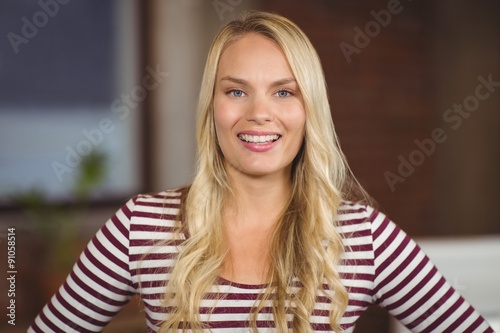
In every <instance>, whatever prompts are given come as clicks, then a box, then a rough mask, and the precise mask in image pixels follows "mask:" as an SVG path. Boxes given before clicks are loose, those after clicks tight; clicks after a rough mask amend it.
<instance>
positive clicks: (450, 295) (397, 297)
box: [371, 211, 493, 333]
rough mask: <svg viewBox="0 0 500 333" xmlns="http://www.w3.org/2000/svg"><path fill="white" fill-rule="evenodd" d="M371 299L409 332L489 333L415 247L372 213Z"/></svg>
mask: <svg viewBox="0 0 500 333" xmlns="http://www.w3.org/2000/svg"><path fill="white" fill-rule="evenodd" d="M371 218H372V235H373V245H374V254H375V289H374V296H373V297H374V298H375V301H376V302H377V303H378V304H379V305H380V306H382V307H383V308H385V309H387V310H388V311H389V313H390V314H391V315H392V316H394V317H395V318H396V319H398V320H399V321H400V322H401V323H402V324H404V325H405V326H406V327H407V328H408V329H410V330H412V331H414V332H461V333H463V332H493V330H492V329H491V327H490V326H489V325H488V324H487V323H486V321H485V320H484V319H483V317H481V315H480V314H479V313H477V312H476V311H475V310H474V308H473V307H472V306H471V305H470V304H469V303H467V302H466V301H465V300H464V299H463V298H462V296H460V295H459V294H458V293H457V292H456V291H455V290H454V289H453V287H452V286H451V285H450V284H449V283H448V282H447V281H446V280H445V279H444V278H443V276H442V275H441V273H439V271H438V270H437V268H436V267H435V266H434V265H433V264H432V263H431V262H430V260H429V258H428V257H427V256H426V255H425V254H424V253H423V252H422V250H421V249H420V247H419V246H418V245H417V244H416V243H415V242H414V241H413V240H412V239H411V238H410V237H408V235H406V234H405V233H404V232H403V231H402V230H401V229H399V228H398V227H397V226H396V225H395V224H394V223H393V222H391V221H390V220H389V219H388V218H387V217H386V216H385V215H383V214H381V213H379V212H377V211H373V213H372V214H371Z"/></svg>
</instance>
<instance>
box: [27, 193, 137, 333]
mask: <svg viewBox="0 0 500 333" xmlns="http://www.w3.org/2000/svg"><path fill="white" fill-rule="evenodd" d="M133 207H134V199H131V200H130V201H128V202H127V203H126V204H125V205H123V206H122V207H121V209H120V210H118V211H117V212H116V213H115V214H114V215H113V216H112V217H111V218H110V219H109V220H108V221H107V222H106V223H105V225H104V226H103V227H102V228H101V229H100V230H99V231H98V232H97V233H96V234H95V236H94V237H93V238H92V240H91V241H90V242H89V243H88V245H87V247H86V249H85V250H84V251H83V252H82V253H81V255H80V257H79V259H78V261H77V262H76V263H75V265H74V266H73V269H72V271H71V273H70V274H69V275H68V277H67V278H66V281H65V282H64V284H63V285H62V286H61V287H60V288H59V290H58V291H57V293H56V294H55V295H54V296H52V298H51V300H50V301H49V303H47V304H46V305H45V307H44V308H43V309H42V311H41V312H40V313H39V314H38V316H37V317H36V318H35V320H34V322H33V323H32V324H31V326H30V327H29V329H28V332H29V333H34V332H36V333H42V332H43V333H47V332H101V331H102V330H103V329H104V327H105V326H106V324H107V323H108V322H109V321H110V320H111V319H112V318H113V317H114V316H115V314H116V313H117V312H118V311H120V309H121V308H122V307H123V306H124V305H125V304H126V303H127V302H128V301H129V300H130V298H131V297H132V296H133V294H134V293H135V290H134V288H133V285H132V282H131V271H130V266H129V232H130V219H131V215H132V211H133Z"/></svg>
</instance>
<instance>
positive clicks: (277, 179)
mask: <svg viewBox="0 0 500 333" xmlns="http://www.w3.org/2000/svg"><path fill="white" fill-rule="evenodd" d="M230 181H231V184H232V187H233V189H234V192H235V193H234V194H235V197H234V200H232V201H231V202H230V204H229V206H228V208H229V211H228V213H229V215H232V217H233V218H232V219H231V220H233V221H238V222H239V223H263V222H264V221H266V222H267V223H270V224H273V223H274V222H275V221H276V219H277V218H278V217H279V215H280V214H281V213H282V211H283V210H284V208H285V205H286V204H287V202H288V199H289V196H290V192H291V184H290V174H289V173H287V174H286V173H283V174H281V175H266V176H263V177H250V176H247V175H241V174H240V175H230ZM267 223H266V224H267ZM268 226H271V225H268Z"/></svg>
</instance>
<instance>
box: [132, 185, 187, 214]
mask: <svg viewBox="0 0 500 333" xmlns="http://www.w3.org/2000/svg"><path fill="white" fill-rule="evenodd" d="M184 193H185V188H175V189H169V190H165V191H161V192H156V193H144V194H138V195H136V196H134V197H133V198H131V199H130V200H129V201H128V202H127V204H126V206H129V207H130V208H131V210H132V212H133V214H132V215H137V214H139V215H140V213H152V214H168V213H169V212H173V211H178V210H179V209H180V207H181V203H182V199H183V197H184Z"/></svg>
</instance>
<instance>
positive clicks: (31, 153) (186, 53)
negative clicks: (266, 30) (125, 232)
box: [0, 0, 500, 332]
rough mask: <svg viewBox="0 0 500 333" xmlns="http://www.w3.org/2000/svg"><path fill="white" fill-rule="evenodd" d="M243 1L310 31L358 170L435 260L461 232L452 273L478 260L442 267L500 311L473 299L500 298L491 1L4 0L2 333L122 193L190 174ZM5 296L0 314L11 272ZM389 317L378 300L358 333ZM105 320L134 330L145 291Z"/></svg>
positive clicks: (35, 303) (39, 298) (497, 106)
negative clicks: (10, 242) (214, 44)
mask: <svg viewBox="0 0 500 333" xmlns="http://www.w3.org/2000/svg"><path fill="white" fill-rule="evenodd" d="M247 9H259V10H267V11H273V12H277V13H279V14H282V15H284V16H286V17H288V18H290V19H291V20H292V21H294V22H295V23H297V24H298V25H299V26H300V27H301V28H302V29H303V30H304V32H305V33H306V34H307V35H308V36H309V38H310V39H311V41H312V43H313V44H314V45H315V47H316V48H317V51H318V53H319V55H320V58H321V61H322V64H323V68H324V71H325V75H326V79H327V84H328V89H329V95H330V102H331V106H332V116H333V119H334V123H335V126H336V130H337V133H338V135H339V137H340V141H341V145H342V148H343V150H344V152H345V154H346V156H347V159H348V161H349V163H350V166H351V168H352V170H353V172H354V174H355V175H356V176H357V177H358V179H359V181H360V182H361V184H362V185H363V186H364V187H365V188H366V189H367V190H368V192H369V193H370V194H371V195H372V196H373V197H374V199H375V200H376V201H377V203H378V207H379V208H380V209H381V210H382V211H384V212H385V213H386V214H388V215H389V216H390V217H391V218H392V219H393V220H394V221H396V223H398V224H399V225H400V226H401V227H402V228H403V229H404V230H405V231H407V232H408V233H409V234H410V235H411V236H412V237H415V238H417V240H421V241H422V244H423V245H424V244H427V245H425V246H424V249H425V248H428V249H429V250H428V251H430V252H435V253H436V259H435V260H436V261H441V259H439V255H440V254H439V252H440V251H441V252H442V247H440V246H439V245H440V244H444V245H448V246H452V245H450V244H455V245H454V247H453V246H452V247H450V248H453V252H454V253H455V254H456V256H457V257H458V258H459V259H460V258H462V259H463V260H464V261H461V263H462V265H458V266H461V267H462V270H467V268H468V267H470V266H468V265H469V264H468V263H470V262H476V263H477V262H478V260H479V259H481V260H483V261H484V262H486V264H485V265H483V267H481V268H476V267H475V268H474V271H475V272H476V276H477V279H476V280H473V281H472V282H467V283H466V284H465V285H464V282H463V281H465V280H461V281H458V280H457V276H458V275H454V274H459V273H455V272H452V273H450V274H451V275H450V276H451V277H452V279H453V278H454V281H455V283H457V284H459V283H462V284H461V285H460V287H461V289H462V290H461V291H462V292H463V293H464V295H465V294H467V295H466V297H470V298H474V302H477V303H475V304H474V305H476V306H477V307H478V309H480V310H482V311H486V312H488V316H490V318H497V317H496V316H498V318H500V307H498V308H495V306H493V307H492V308H491V307H490V308H487V307H484V309H483V308H481V307H482V306H483V305H481V304H482V303H481V302H483V301H484V300H481V299H477V300H476V298H477V297H475V296H474V295H476V294H479V293H481V292H482V291H480V290H478V289H476V288H477V286H478V285H484V286H488V287H487V288H488V292H489V294H488V293H486V294H485V296H484V298H488V297H490V298H492V299H496V300H498V299H499V297H500V295H499V296H498V297H496V296H495V295H498V294H500V289H499V287H498V285H497V284H494V286H493V287H491V288H490V287H489V285H488V283H490V282H491V281H493V280H492V279H496V281H498V279H497V278H496V277H497V276H499V275H498V274H499V270H500V260H499V256H498V255H499V254H500V251H499V247H498V246H499V244H500V240H499V239H500V238H499V235H500V211H499V209H498V206H497V205H498V201H499V199H500V176H499V170H500V154H499V151H500V149H499V146H500V130H499V128H500V112H499V111H500V20H498V17H500V2H498V1H495V0H484V1H477V2H471V1H466V0H459V1H451V0H438V1H432V2H431V1H410V0H401V1H395V0H384V1H382V0H371V1H368V0H358V1H355V2H354V1H347V0H339V1H331V0H312V1H285V0H269V1H263V0H207V1H203V0H145V1H139V0H122V1H118V0H101V1H90V0H87V1H83V0H72V1H70V0H40V1H27V0H25V1H20V0H17V1H2V2H1V3H0V34H2V35H3V37H2V39H1V42H0V228H1V229H0V240H1V246H2V250H1V253H2V257H1V260H0V269H1V270H2V271H4V272H6V271H7V266H6V262H7V255H6V253H7V252H6V248H7V246H6V242H5V240H6V235H7V230H8V227H15V230H16V241H17V244H16V269H17V272H18V273H17V279H16V304H17V309H16V311H17V315H16V326H15V327H12V326H7V323H6V320H2V322H0V330H1V331H5V330H4V328H6V327H8V329H9V330H11V329H17V330H18V331H19V332H22V331H25V330H26V328H27V326H28V325H29V323H30V321H31V320H32V319H33V318H34V316H35V315H36V314H37V313H38V311H39V310H40V309H41V308H42V306H43V305H44V304H45V302H46V301H47V300H48V299H49V297H50V295H51V294H52V293H53V292H54V291H55V290H56V289H57V286H58V285H59V284H60V283H61V282H62V280H63V279H64V277H65V275H66V274H67V273H68V271H69V270H70V269H71V264H72V263H73V262H74V260H75V259H76V257H77V255H78V253H79V252H80V251H81V249H82V248H83V246H84V245H85V244H86V243H87V242H88V240H89V239H90V237H92V235H93V234H94V233H95V231H96V230H97V229H98V228H99V227H100V226H101V225H102V224H103V223H104V222H105V221H106V220H107V218H109V216H111V215H112V214H113V213H114V212H115V211H116V210H117V209H118V208H119V207H120V205H121V204H122V203H123V202H125V200H127V199H128V198H130V197H131V196H133V195H134V194H137V193H141V192H153V191H159V190H162V189H165V188H171V187H176V186H181V185H185V184H188V183H189V182H190V179H191V177H192V175H193V172H194V161H195V158H194V154H195V149H196V147H195V144H196V143H195V129H194V128H195V108H196V101H197V95H198V92H199V86H200V83H201V76H202V70H203V66H204V61H205V57H206V53H207V50H208V47H209V45H210V42H211V40H212V38H213V36H214V34H215V33H216V31H217V29H218V28H219V27H220V26H221V25H223V24H224V23H226V22H227V21H229V20H231V19H232V18H234V17H235V16H238V15H239V14H241V13H242V12H244V11H245V10H247ZM428 244H430V245H428ZM467 244H469V246H466V245H467ZM436 245H437V248H438V249H437V250H435V248H436ZM462 245H463V246H462ZM445 249H446V248H445ZM460 249H461V250H462V252H460ZM471 249H476V250H477V251H475V252H474V253H475V257H471V256H470V255H467V254H470V253H471V252H469V250H471ZM478 249H479V250H478ZM445 252H446V251H445ZM4 253H5V254H4ZM448 253H449V252H448ZM429 254H430V255H431V253H429ZM441 257H442V256H441ZM431 258H432V255H431ZM478 258H479V259H478ZM455 259H456V258H455ZM450 260H451V259H450ZM466 260H469V261H466ZM442 262H443V263H442V264H441V265H443V266H446V263H447V262H449V260H443V261H442ZM469 270H470V269H469ZM482 270H484V271H482ZM445 275H446V273H445ZM488 278H489V279H490V280H488V281H486V282H484V281H483V280H484V279H488ZM481 279H483V280H481ZM2 280H3V281H5V280H4V278H2ZM467 281H468V280H467ZM459 289H460V288H459ZM0 295H1V296H0V307H1V308H2V309H3V310H2V311H5V309H6V306H7V302H8V299H7V297H6V295H7V285H6V284H4V282H2V284H1V290H0ZM469 295H470V296H469ZM488 295H489V296H488ZM471 301H472V300H471ZM480 303H481V304H480ZM2 313H3V312H2ZM2 317H3V318H6V317H5V316H2ZM391 330H392V331H394V330H398V329H396V328H393V325H392V323H391V321H390V320H389V319H388V317H387V315H386V314H385V312H384V311H383V310H381V309H378V308H376V307H374V308H372V309H370V310H369V311H368V312H367V313H366V314H365V315H364V316H363V317H362V320H361V322H360V324H359V325H358V327H357V329H356V332H389V331H391ZM15 331H16V330H13V331H12V332H15ZM115 331H116V332H144V318H143V315H142V314H141V313H140V303H139V302H138V301H137V300H134V301H133V302H131V303H130V305H129V306H128V307H127V308H126V309H125V310H124V311H123V312H122V313H121V314H120V315H119V316H118V317H117V318H116V320H114V321H113V322H112V323H111V324H110V325H109V327H108V328H106V332H115Z"/></svg>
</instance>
